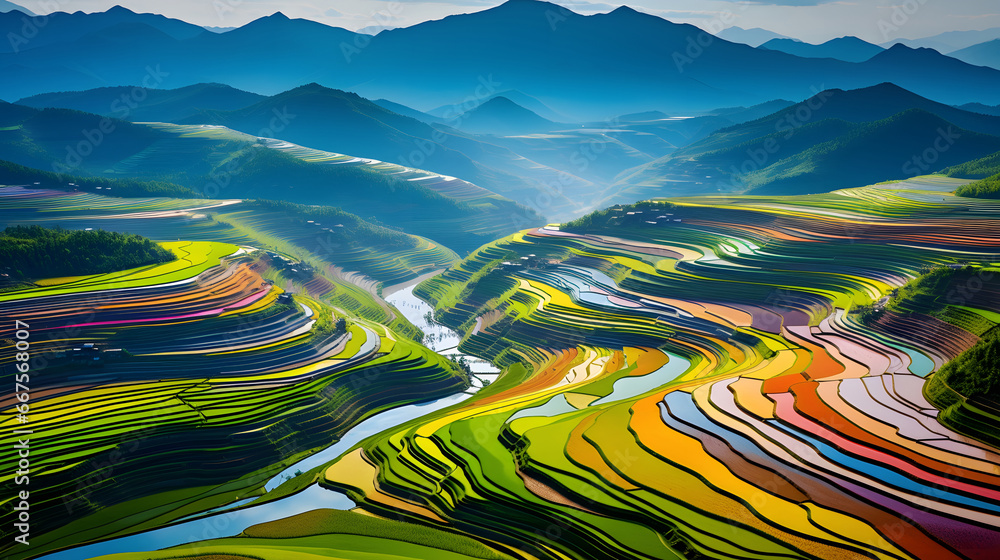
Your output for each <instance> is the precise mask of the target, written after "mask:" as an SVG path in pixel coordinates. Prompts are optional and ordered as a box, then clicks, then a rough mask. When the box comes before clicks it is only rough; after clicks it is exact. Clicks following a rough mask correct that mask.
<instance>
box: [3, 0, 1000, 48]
mask: <svg viewBox="0 0 1000 560" xmlns="http://www.w3.org/2000/svg"><path fill="white" fill-rule="evenodd" d="M15 1H16V3H19V4H21V5H23V6H25V7H27V8H29V9H31V10H32V11H34V12H36V13H40V14H43V13H47V12H50V11H53V10H52V9H51V7H52V6H59V8H58V9H59V10H60V11H77V10H83V11H85V12H93V11H103V10H106V9H108V8H110V7H111V6H114V5H115V4H120V5H122V6H125V7H127V8H129V9H131V10H134V11H139V12H155V13H162V14H165V15H167V16H170V17H176V18H179V19H184V20H186V21H190V22H192V23H197V24H199V25H207V26H218V27H231V26H239V25H243V24H245V23H247V22H248V21H251V20H254V19H256V18H258V17H261V16H265V15H270V14H272V13H274V12H276V11H279V10H280V11H282V12H284V13H285V14H286V15H288V16H289V17H301V18H307V19H313V20H316V21H321V22H323V23H326V24H329V25H336V26H339V27H345V28H348V29H352V30H356V29H359V28H363V27H367V26H378V25H388V26H393V27H398V26H407V25H412V24H414V23H419V22H421V21H425V20H428V19H440V18H442V17H444V16H446V15H449V14H456V13H464V12H474V11H479V10H483V9H486V8H489V7H493V6H496V5H498V4H500V3H502V2H501V1H500V0H440V1H437V2H427V1H423V0H292V1H284V2H282V1H278V0H170V1H169V2H164V1H163V0H15ZM557 3H559V4H563V5H565V6H568V7H570V8H572V9H573V10H574V11H577V12H581V13H597V12H607V11H610V10H612V9H614V8H615V7H617V6H620V5H622V4H621V3H616V2H607V3H605V2H589V1H586V0H558V2H557ZM627 5H629V6H632V7H633V8H635V9H638V10H640V11H645V12H649V13H653V14H656V15H659V16H662V17H665V18H667V19H670V20H671V21H678V22H685V23H692V24H695V25H698V26H700V27H703V28H709V29H713V28H720V27H729V26H731V25H737V26H740V27H744V28H751V27H763V28H765V29H770V30H772V31H776V32H778V33H782V34H784V35H789V36H792V37H797V38H800V39H803V40H806V41H810V42H820V41H825V40H827V39H831V38H834V37H840V36H843V35H856V36H859V37H861V38H862V39H865V40H868V41H871V42H875V43H882V42H885V41H887V40H891V39H895V38H900V37H907V38H919V37H927V36H930V35H936V34H938V33H942V32H945V31H955V30H969V29H986V28H990V27H1000V2H997V0H634V1H633V2H628V3H627Z"/></svg>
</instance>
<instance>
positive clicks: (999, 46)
mask: <svg viewBox="0 0 1000 560" xmlns="http://www.w3.org/2000/svg"><path fill="white" fill-rule="evenodd" d="M949 56H953V57H955V58H957V59H959V60H962V61H965V62H968V63H969V64H975V65H976V66H989V67H991V68H997V69H1000V39H993V40H992V41H987V42H985V43H979V44H978V45H972V46H971V47H966V48H964V49H961V50H957V51H955V52H953V53H951V54H950V55H949Z"/></svg>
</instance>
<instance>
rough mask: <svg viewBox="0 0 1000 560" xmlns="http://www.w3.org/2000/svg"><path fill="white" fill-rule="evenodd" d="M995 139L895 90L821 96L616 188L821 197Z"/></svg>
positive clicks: (988, 119) (728, 132) (994, 126)
mask: <svg viewBox="0 0 1000 560" xmlns="http://www.w3.org/2000/svg"><path fill="white" fill-rule="evenodd" d="M998 135H1000V117H994V116H987V115H982V114H977V113H973V112H969V111H965V110H962V109H959V108H956V107H952V106H948V105H944V104H942V103H937V102H935V101H931V100H929V99H926V98H924V97H921V96H919V95H916V94H914V93H912V92H909V91H907V90H905V89H903V88H900V87H899V86H896V85H894V84H889V83H885V84H880V85H877V86H873V87H869V88H863V89H858V90H850V91H844V90H827V91H823V92H820V93H818V94H817V95H815V96H813V97H811V98H809V99H807V100H805V101H803V102H801V103H797V104H794V105H792V106H789V107H787V108H785V109H782V110H780V111H778V112H776V113H773V114H771V115H768V116H766V117H763V118H760V119H757V120H754V121H750V122H746V123H743V124H738V125H735V126H731V127H726V128H722V129H720V130H717V131H715V132H714V133H712V134H710V135H708V136H707V137H705V138H703V139H702V140H699V141H697V142H693V143H691V144H689V145H687V146H684V147H683V148H681V149H679V150H677V151H675V152H673V153H671V154H669V155H667V156H664V157H662V158H659V159H657V160H655V161H653V162H651V163H648V164H645V165H642V166H639V167H637V168H635V169H633V170H629V171H626V172H623V173H622V174H621V175H619V177H618V180H617V185H618V186H619V187H620V192H621V193H623V194H625V193H627V194H628V195H629V196H627V197H624V198H641V197H642V196H650V195H651V193H654V192H657V191H661V192H662V190H663V189H665V188H667V187H669V188H670V189H671V190H675V191H676V190H681V191H682V192H697V191H702V192H713V191H714V192H719V191H722V192H733V191H738V192H743V191H746V190H753V191H754V192H760V193H779V192H780V193H785V194H787V193H798V194H803V193H814V192H824V191H826V190H830V189H833V188H844V187H848V186H860V185H866V184H871V183H875V182H879V181H884V180H888V179H896V178H902V177H907V176H913V175H916V174H924V173H930V172H933V171H936V170H939V169H942V168H944V167H946V166H947V165H951V164H954V163H960V162H963V161H967V160H970V159H975V158H978V157H982V156H983V155H986V154H988V153H991V152H994V151H996V149H997V147H998V146H1000V136H998ZM941 148H943V149H941ZM928 150H929V151H928Z"/></svg>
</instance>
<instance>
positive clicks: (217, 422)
mask: <svg viewBox="0 0 1000 560" xmlns="http://www.w3.org/2000/svg"><path fill="white" fill-rule="evenodd" d="M163 246H164V247H165V248H167V249H169V250H170V251H172V252H173V253H174V254H175V255H176V256H177V260H174V261H172V262H168V263H165V264H162V265H157V266H148V267H143V268H138V269H133V270H127V271H121V272H115V273H109V274H100V275H92V276H84V277H74V278H61V279H59V278H57V279H48V280H46V281H42V282H39V283H38V285H37V286H36V287H32V288H29V289H21V290H17V291H9V292H5V293H2V294H0V306H2V308H3V311H4V315H5V316H9V317H18V318H21V319H22V320H24V321H25V322H27V323H29V324H30V328H31V332H32V343H31V344H32V356H33V357H34V359H35V361H34V362H33V371H35V372H37V373H35V374H32V377H33V378H34V379H32V382H33V383H34V384H35V385H36V386H38V387H40V388H41V387H44V390H37V391H35V392H34V393H33V394H32V399H31V403H30V407H31V408H30V414H29V417H30V425H31V428H32V429H33V430H34V433H33V435H32V436H31V442H32V443H31V496H32V503H31V507H32V509H31V528H32V535H31V541H30V546H28V547H24V546H20V545H19V548H18V550H16V551H12V550H10V549H9V548H8V549H6V550H5V551H4V552H3V553H2V554H4V555H5V557H8V558H27V557H31V556H35V555H38V554H39V553H41V552H43V551H51V550H54V549H59V548H64V547H68V546H71V545H80V544H83V543H86V542H91V541H94V540H99V539H105V538H109V537H114V536H120V535H124V534H129V533H133V532H136V531H140V530H146V529H152V528H155V527H158V526H162V525H164V524H167V523H171V522H173V521H175V520H178V519H182V518H186V517H189V516H191V515H197V514H200V513H201V512H205V511H208V510H213V509H217V508H220V507H223V506H227V505H232V504H240V505H246V504H248V503H250V502H252V501H253V500H254V499H256V498H258V497H259V496H261V495H262V494H263V493H264V486H265V483H266V482H267V481H268V480H269V479H271V477H273V476H275V475H276V474H277V473H279V472H281V471H282V470H283V469H284V468H285V467H286V466H287V465H289V464H291V463H293V462H295V461H296V460H298V459H301V458H302V457H304V456H306V455H308V454H311V453H313V452H315V451H317V450H318V449H321V448H323V447H326V446H328V445H330V443H331V442H333V441H335V440H336V439H337V438H339V437H340V436H341V435H342V434H343V433H345V432H346V431H347V430H348V429H349V428H350V427H351V426H353V425H355V424H357V423H358V422H359V421H361V420H363V419H364V418H366V417H369V416H371V415H372V414H375V413H377V412H379V411H382V410H386V409H389V408H392V407H395V406H399V405H402V404H407V403H413V402H422V401H425V400H429V399H435V398H439V397H443V396H446V395H450V394H453V393H455V392H458V391H461V390H463V389H464V388H465V387H467V386H468V380H467V379H466V377H465V376H464V374H462V373H461V372H459V371H458V370H457V369H456V368H455V367H454V365H452V364H451V363H450V362H448V361H446V360H445V359H444V358H442V357H440V356H438V355H436V354H434V353H432V352H431V351H429V350H427V349H426V348H424V347H422V346H419V345H417V344H416V343H414V342H412V341H410V340H409V339H407V338H406V337H402V336H399V335H398V334H396V333H394V332H393V331H392V330H390V329H389V328H387V327H385V326H383V325H380V324H377V323H374V322H370V321H366V320H364V319H360V318H356V317H351V316H347V319H348V323H347V325H346V329H345V330H343V331H338V330H336V329H334V328H333V327H332V325H333V318H332V315H331V308H330V307H329V306H327V305H326V304H323V303H321V302H320V301H319V300H318V299H317V298H313V297H309V296H308V295H307V294H308V292H300V293H298V294H297V295H296V296H295V298H294V300H293V301H292V302H291V303H284V302H279V301H278V298H279V296H280V295H281V294H282V292H283V290H282V288H280V287H279V286H278V285H275V284H272V283H269V282H268V281H266V279H265V278H264V276H263V275H264V274H265V273H266V272H267V269H266V267H265V266H264V265H263V264H262V262H261V261H260V260H259V259H257V258H255V257H254V256H253V254H252V252H251V251H250V250H248V249H247V248H240V247H237V246H236V245H232V244H226V243H216V242H204V241H196V242H191V241H179V242H167V243H164V244H163ZM338 315H340V316H343V315H341V314H339V313H338ZM8 336H9V335H4V338H3V339H2V340H0V347H2V348H3V350H4V351H3V352H0V366H2V367H3V368H5V369H6V367H7V365H8V364H11V363H13V361H14V358H15V353H14V352H13V348H14V342H15V341H14V340H13V339H12V338H8ZM86 344H93V345H95V350H88V349H86V347H85V346H84V345H86ZM76 348H79V349H80V350H75V349H76ZM113 349H123V350H124V352H112V351H111V350H113ZM95 358H100V359H95ZM16 404H17V401H16V399H15V398H14V397H13V395H8V396H5V397H3V398H2V400H0V408H2V409H3V410H4V415H3V419H2V421H0V426H2V431H3V435H2V436H0V440H2V442H0V443H2V445H3V451H0V456H2V457H3V459H2V460H3V461H4V462H5V463H11V464H15V463H16V462H17V449H16V448H15V444H16V443H17V438H18V437H23V436H18V435H14V434H12V431H11V430H12V429H14V428H17V427H19V426H20V425H19V424H18V423H17V419H16V418H15V415H14V414H13V413H12V412H11V411H13V409H14V406H15V405H16ZM13 478H14V471H9V472H7V473H3V474H2V475H0V484H2V485H3V487H4V488H7V489H8V490H10V491H8V492H6V494H5V495H6V496H11V497H13V496H16V493H15V492H14V491H13V490H12V489H13V488H14V484H13ZM312 482H313V479H312V478H310V479H309V480H304V481H296V482H292V483H289V484H292V485H293V486H294V487H295V488H298V487H302V486H304V485H308V484H310V483H312ZM279 488H280V487H279ZM279 491H288V490H287V489H285V490H279ZM10 499H11V498H7V497H5V498H4V500H5V502H4V503H3V506H4V507H9V506H8V504H7V502H9V501H10ZM3 530H4V531H5V535H6V531H8V528H7V527H5V528H4V529H3ZM5 542H13V539H12V538H11V539H6V541H5ZM3 546H4V547H6V546H7V545H3Z"/></svg>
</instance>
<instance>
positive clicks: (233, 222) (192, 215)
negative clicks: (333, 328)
mask: <svg viewBox="0 0 1000 560" xmlns="http://www.w3.org/2000/svg"><path fill="white" fill-rule="evenodd" d="M31 224H36V225H42V226H47V227H57V226H58V227H65V228H70V229H105V230H109V231H122V232H129V233H137V234H140V235H143V236H146V237H149V238H151V239H154V240H159V241H171V240H178V239H185V240H189V241H221V242H227V243H233V244H237V245H249V246H254V247H259V248H267V249H269V250H275V251H279V252H281V253H283V254H285V255H286V256H290V257H292V258H293V259H295V260H298V261H302V260H305V261H308V262H311V263H313V264H314V265H315V266H316V268H317V270H318V272H319V274H318V276H317V277H315V278H313V279H312V280H309V282H312V284H310V285H309V286H308V287H307V286H305V285H304V282H301V281H298V280H293V279H288V278H281V277H279V276H278V275H277V274H272V275H270V278H271V279H272V280H275V281H278V282H279V283H280V284H281V285H283V286H284V287H285V288H287V289H288V290H289V291H297V290H305V292H307V293H309V294H310V295H312V296H314V297H317V298H322V299H324V300H325V301H326V302H327V303H329V304H331V305H333V306H335V307H337V308H339V309H341V310H343V311H344V312H345V313H350V314H353V315H357V316H360V317H363V318H365V319H368V320H371V321H375V322H379V323H383V324H386V325H389V326H391V327H392V328H394V329H397V330H398V331H399V332H400V333H401V334H403V336H406V337H410V338H412V337H414V336H417V335H418V332H417V329H416V328H415V327H414V326H413V325H411V324H410V323H409V322H407V321H406V320H405V319H404V318H403V317H402V316H400V315H399V314H397V313H396V312H395V311H394V310H392V309H391V308H390V307H389V306H387V305H386V304H385V303H384V302H383V301H382V300H381V299H380V298H379V297H378V291H379V286H380V285H386V286H389V285H394V284H398V283H401V282H406V281H409V280H413V279H415V278H417V277H418V276H420V275H422V274H426V273H428V272H429V271H433V270H440V269H442V268H446V267H447V266H449V265H451V264H452V263H453V262H455V261H456V260H457V259H458V255H456V254H455V252H454V251H452V250H450V249H448V248H447V247H444V246H443V245H440V244H438V243H435V242H434V241H431V240H429V239H425V238H421V237H412V236H411V237H412V239H413V240H414V243H413V247H406V248H385V247H381V248H371V247H366V246H363V245H359V244H355V243H350V240H349V239H345V238H344V234H338V233H337V230H334V229H332V228H329V227H328V228H325V229H323V228H321V227H319V224H314V223H307V222H306V221H305V220H304V219H299V218H292V217H289V216H287V215H284V214H282V213H281V212H275V211H267V210H264V209H261V208H255V207H250V206H248V205H247V204H243V203H241V201H240V200H201V199H199V200H190V199H171V198H127V199H126V198H117V197H113V196H104V195H99V194H93V193H81V192H72V191H54V190H47V189H34V188H31V187H0V228H3V227H6V226H7V225H31ZM329 225H331V226H333V225H335V224H329Z"/></svg>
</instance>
